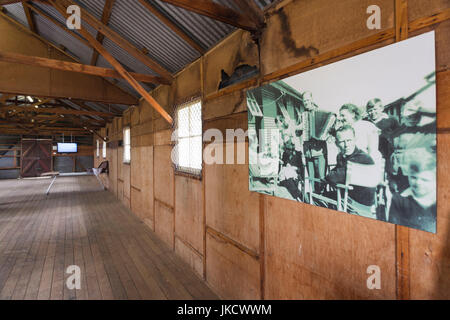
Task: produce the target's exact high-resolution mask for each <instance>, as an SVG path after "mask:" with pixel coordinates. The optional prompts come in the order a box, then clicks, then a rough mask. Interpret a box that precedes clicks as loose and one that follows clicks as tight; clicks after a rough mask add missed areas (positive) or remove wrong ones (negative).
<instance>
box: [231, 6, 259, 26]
mask: <svg viewBox="0 0 450 320" xmlns="http://www.w3.org/2000/svg"><path fill="white" fill-rule="evenodd" d="M233 2H234V4H235V5H236V6H237V7H238V8H239V9H241V11H242V12H243V13H244V15H245V16H246V17H248V18H249V19H251V20H252V21H253V22H254V23H255V25H256V26H257V28H258V29H261V28H263V27H264V24H265V22H264V12H263V11H262V10H261V9H260V8H259V7H258V5H257V4H256V2H255V1H254V0H233Z"/></svg>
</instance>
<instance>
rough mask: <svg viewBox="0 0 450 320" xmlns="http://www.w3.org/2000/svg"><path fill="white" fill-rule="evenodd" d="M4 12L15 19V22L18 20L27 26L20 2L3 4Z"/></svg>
mask: <svg viewBox="0 0 450 320" xmlns="http://www.w3.org/2000/svg"><path fill="white" fill-rule="evenodd" d="M5 8H6V9H7V10H6V14H7V15H8V16H10V17H11V18H13V19H14V20H16V21H17V22H20V23H21V24H22V25H24V26H25V27H27V28H29V26H28V21H27V16H26V15H25V11H24V10H23V7H22V4H21V3H20V2H18V3H13V4H10V5H8V6H5Z"/></svg>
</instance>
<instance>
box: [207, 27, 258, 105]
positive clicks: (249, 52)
mask: <svg viewBox="0 0 450 320" xmlns="http://www.w3.org/2000/svg"><path fill="white" fill-rule="evenodd" d="M204 59H205V60H204V61H205V62H204V65H205V66H204V68H205V69H204V73H205V75H207V76H206V77H205V78H204V92H203V93H204V95H205V96H208V95H210V94H212V93H215V92H217V91H218V89H219V84H220V82H221V81H222V78H221V71H222V70H224V71H225V72H226V73H227V74H228V75H229V76H231V75H232V74H233V72H234V70H235V69H236V68H237V67H239V66H241V65H244V64H248V65H250V66H256V67H258V68H259V59H258V47H257V46H256V45H255V43H254V42H253V41H252V39H251V36H250V34H249V33H248V32H244V31H242V30H238V31H237V32H235V33H233V34H232V35H231V36H229V37H228V38H227V39H226V40H225V41H223V42H221V43H220V44H218V45H217V46H216V47H215V48H213V49H212V50H211V51H210V52H208V53H206V54H205V58H204Z"/></svg>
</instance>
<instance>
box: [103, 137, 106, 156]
mask: <svg viewBox="0 0 450 320" xmlns="http://www.w3.org/2000/svg"><path fill="white" fill-rule="evenodd" d="M103 159H106V141H103Z"/></svg>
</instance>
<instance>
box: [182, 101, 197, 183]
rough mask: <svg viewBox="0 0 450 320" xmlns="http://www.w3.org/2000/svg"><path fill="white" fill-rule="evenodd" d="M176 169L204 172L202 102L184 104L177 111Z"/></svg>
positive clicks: (194, 172)
mask: <svg viewBox="0 0 450 320" xmlns="http://www.w3.org/2000/svg"><path fill="white" fill-rule="evenodd" d="M176 129H177V149H176V151H177V152H176V169H177V170H178V171H181V172H185V173H189V174H194V175H200V174H201V172H202V103H201V101H200V100H195V101H192V102H189V103H187V104H183V105H181V106H180V107H178V109H177V113H176Z"/></svg>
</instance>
